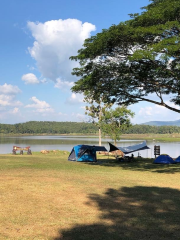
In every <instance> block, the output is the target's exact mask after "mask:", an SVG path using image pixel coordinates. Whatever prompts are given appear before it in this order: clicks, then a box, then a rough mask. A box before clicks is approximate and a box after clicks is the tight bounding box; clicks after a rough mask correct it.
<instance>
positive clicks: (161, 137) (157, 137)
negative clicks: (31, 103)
mask: <svg viewBox="0 0 180 240" xmlns="http://www.w3.org/2000/svg"><path fill="white" fill-rule="evenodd" d="M23 136H83V137H87V138H98V134H97V135H96V134H87V135H84V134H80V133H72V134H46V133H43V134H0V138H1V137H23ZM102 138H104V139H106V138H109V137H108V136H105V137H102ZM141 139H142V140H147V141H148V140H149V141H165V142H180V134H178V133H171V134H153V133H149V134H122V135H121V140H141Z"/></svg>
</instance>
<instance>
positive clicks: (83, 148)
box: [68, 145, 107, 162]
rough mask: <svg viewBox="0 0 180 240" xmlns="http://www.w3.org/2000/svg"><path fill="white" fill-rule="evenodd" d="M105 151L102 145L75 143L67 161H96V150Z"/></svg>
mask: <svg viewBox="0 0 180 240" xmlns="http://www.w3.org/2000/svg"><path fill="white" fill-rule="evenodd" d="M97 151H107V149H106V148H105V147H103V146H90V145H77V146H74V147H73V149H72V151H71V153H70V154H69V157H68V160H69V161H78V162H96V161H97V159H96V152H97Z"/></svg>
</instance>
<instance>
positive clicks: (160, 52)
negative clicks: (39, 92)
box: [71, 0, 180, 113]
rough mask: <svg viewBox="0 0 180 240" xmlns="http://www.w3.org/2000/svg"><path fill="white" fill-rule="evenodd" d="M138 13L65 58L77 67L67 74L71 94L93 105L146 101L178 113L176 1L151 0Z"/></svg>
mask: <svg viewBox="0 0 180 240" xmlns="http://www.w3.org/2000/svg"><path fill="white" fill-rule="evenodd" d="M142 9H143V12H142V13H141V14H130V16H131V18H132V19H130V20H128V21H125V22H121V23H119V24H118V25H112V26H111V27H110V28H109V29H106V30H103V31H102V32H101V33H98V34H97V35H96V36H92V37H91V38H89V39H86V40H85V42H84V46H83V48H82V49H80V50H79V51H78V55H77V56H72V57H71V59H72V60H76V61H79V63H80V67H79V68H75V69H74V70H73V72H72V74H73V75H76V76H78V77H79V78H80V79H79V80H78V81H77V82H76V83H75V85H74V86H73V87H72V91H74V92H80V93H84V95H85V96H86V97H88V98H91V99H94V100H95V101H96V100H98V99H99V97H100V96H102V97H103V101H104V102H112V103H115V102H116V103H118V104H126V105H128V104H134V103H137V102H140V101H147V102H150V103H154V104H158V105H160V106H164V107H166V108H168V109H170V110H172V111H175V112H178V113H180V110H179V109H178V108H176V107H178V106H179V105H180V80H179V79H180V1H179V0H151V4H149V5H148V6H146V7H143V8H142ZM152 94H155V95H156V98H154V97H152ZM165 96H168V97H169V101H171V102H172V103H173V104H175V106H174V105H173V104H167V102H165V100H164V97H165ZM156 99H157V100H156Z"/></svg>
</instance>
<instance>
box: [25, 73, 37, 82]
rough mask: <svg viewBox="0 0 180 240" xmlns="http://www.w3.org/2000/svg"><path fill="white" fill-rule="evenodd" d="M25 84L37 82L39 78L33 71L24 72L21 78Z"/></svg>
mask: <svg viewBox="0 0 180 240" xmlns="http://www.w3.org/2000/svg"><path fill="white" fill-rule="evenodd" d="M21 79H22V80H23V81H24V82H25V84H38V83H39V80H38V79H37V77H36V76H35V75H34V74H33V73H27V74H24V75H23V76H22V78H21Z"/></svg>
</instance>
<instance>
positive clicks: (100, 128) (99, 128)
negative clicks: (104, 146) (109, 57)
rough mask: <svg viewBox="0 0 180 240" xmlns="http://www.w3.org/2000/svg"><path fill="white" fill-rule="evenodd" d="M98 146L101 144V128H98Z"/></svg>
mask: <svg viewBox="0 0 180 240" xmlns="http://www.w3.org/2000/svg"><path fill="white" fill-rule="evenodd" d="M99 146H101V128H99Z"/></svg>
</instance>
